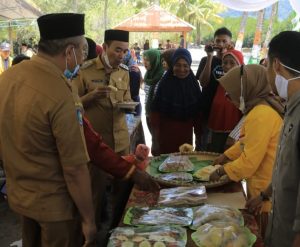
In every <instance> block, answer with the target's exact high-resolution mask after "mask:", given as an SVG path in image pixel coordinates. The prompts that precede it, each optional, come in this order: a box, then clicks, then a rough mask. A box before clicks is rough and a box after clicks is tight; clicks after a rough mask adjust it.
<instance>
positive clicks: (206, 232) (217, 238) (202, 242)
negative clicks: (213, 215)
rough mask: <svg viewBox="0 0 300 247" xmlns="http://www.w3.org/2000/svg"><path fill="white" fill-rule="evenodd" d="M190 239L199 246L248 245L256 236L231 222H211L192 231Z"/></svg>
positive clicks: (244, 246)
mask: <svg viewBox="0 0 300 247" xmlns="http://www.w3.org/2000/svg"><path fill="white" fill-rule="evenodd" d="M192 239H193V241H194V242H195V243H196V245H197V246H199V247H212V246H213V247H250V246H252V245H253V244H254V243H255V241H256V236H255V235H254V234H252V233H251V232H250V230H249V229H248V228H247V227H243V226H239V225H238V224H235V223H233V222H211V223H206V224H204V225H203V226H200V227H199V228H198V229H197V231H196V232H194V233H192Z"/></svg>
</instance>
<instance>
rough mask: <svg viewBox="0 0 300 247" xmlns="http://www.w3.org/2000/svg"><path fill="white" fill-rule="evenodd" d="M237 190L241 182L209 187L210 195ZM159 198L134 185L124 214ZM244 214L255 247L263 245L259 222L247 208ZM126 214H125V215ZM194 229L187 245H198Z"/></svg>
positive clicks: (150, 203) (189, 233)
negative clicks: (194, 239)
mask: <svg viewBox="0 0 300 247" xmlns="http://www.w3.org/2000/svg"><path fill="white" fill-rule="evenodd" d="M237 191H242V185H241V184H240V183H229V184H227V185H224V186H222V187H219V188H213V189H208V191H207V192H208V197H209V194H210V193H214V192H225V193H233V192H237ZM157 199H158V193H151V192H145V191H141V190H139V189H138V188H137V187H136V186H134V187H133V189H132V191H131V194H130V197H129V199H128V202H127V205H126V209H125V211H124V214H125V212H126V210H127V209H128V208H129V207H133V206H135V207H136V206H137V207H146V206H154V205H156V204H157ZM242 214H243V217H244V221H245V226H247V227H248V228H249V229H250V231H251V232H252V233H253V234H254V235H255V236H256V237H257V240H256V243H255V244H254V246H255V247H263V246H264V245H263V241H262V239H261V237H260V235H259V230H258V226H257V223H256V221H255V218H254V217H253V216H252V215H250V214H249V213H247V211H246V210H242ZM123 216H124V215H123ZM120 226H124V224H123V218H122V220H121V222H120ZM192 232H193V231H192V230H190V229H188V230H187V233H188V240H187V245H186V246H187V247H197V246H196V244H195V243H194V241H193V240H192V239H191V233H192Z"/></svg>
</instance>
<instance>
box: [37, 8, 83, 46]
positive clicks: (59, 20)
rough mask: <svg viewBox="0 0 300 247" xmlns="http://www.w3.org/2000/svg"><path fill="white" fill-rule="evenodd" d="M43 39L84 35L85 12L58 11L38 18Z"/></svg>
mask: <svg viewBox="0 0 300 247" xmlns="http://www.w3.org/2000/svg"><path fill="white" fill-rule="evenodd" d="M37 22H38V26H39V29H40V36H41V39H44V40H53V39H65V38H70V37H75V36H81V35H84V14H73V13H58V14H48V15H43V16H41V17H39V18H38V19H37Z"/></svg>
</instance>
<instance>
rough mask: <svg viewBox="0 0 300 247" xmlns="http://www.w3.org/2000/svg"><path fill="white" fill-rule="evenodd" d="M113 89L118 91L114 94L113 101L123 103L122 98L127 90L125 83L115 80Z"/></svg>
mask: <svg viewBox="0 0 300 247" xmlns="http://www.w3.org/2000/svg"><path fill="white" fill-rule="evenodd" d="M114 83H115V85H114V86H115V87H116V88H117V89H118V91H116V92H115V93H114V94H115V99H116V101H117V102H123V101H124V96H125V94H126V91H127V89H128V85H127V83H126V82H124V81H123V80H116V81H115V82H114Z"/></svg>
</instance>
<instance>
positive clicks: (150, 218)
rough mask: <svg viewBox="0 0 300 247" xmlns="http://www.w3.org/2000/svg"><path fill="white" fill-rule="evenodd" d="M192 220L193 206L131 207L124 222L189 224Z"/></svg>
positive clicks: (128, 223) (135, 223)
mask: <svg viewBox="0 0 300 247" xmlns="http://www.w3.org/2000/svg"><path fill="white" fill-rule="evenodd" d="M192 220H193V210H192V209H191V208H167V207H143V208H139V207H131V208H129V209H128V210H127V212H126V214H125V217H124V224H127V225H180V226H189V225H190V224H191V223H192Z"/></svg>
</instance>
